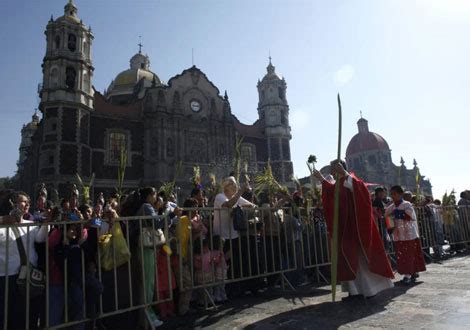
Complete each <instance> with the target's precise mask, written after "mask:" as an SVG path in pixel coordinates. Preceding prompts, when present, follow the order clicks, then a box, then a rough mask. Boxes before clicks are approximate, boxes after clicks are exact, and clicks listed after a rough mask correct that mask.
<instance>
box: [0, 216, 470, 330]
mask: <svg viewBox="0 0 470 330" xmlns="http://www.w3.org/2000/svg"><path fill="white" fill-rule="evenodd" d="M415 210H416V214H417V221H418V227H419V230H420V237H421V243H422V247H423V251H424V252H425V253H427V254H430V249H433V253H434V254H435V255H436V253H439V252H440V251H441V250H440V248H441V247H442V246H444V245H450V246H451V247H452V248H455V249H463V248H466V247H467V245H468V244H469V243H470V208H469V207H444V208H441V207H432V208H430V207H419V208H416V209H415ZM216 213H218V217H217V218H218V221H217V222H216V221H214V214H216ZM184 214H185V215H184V216H181V217H174V218H171V217H169V216H166V217H164V216H158V217H142V216H139V217H122V218H119V219H114V220H112V221H106V220H103V223H102V225H101V227H97V226H95V227H91V226H90V221H73V222H71V221H62V222H54V223H21V224H15V225H0V232H1V242H0V258H3V260H1V261H2V264H3V265H4V267H3V269H2V270H1V271H2V273H3V274H2V275H3V283H2V288H1V290H3V295H2V297H3V310H2V312H3V324H2V325H1V326H2V327H3V329H8V328H12V329H13V328H15V329H17V328H18V329H19V328H26V329H29V328H51V327H54V328H65V327H71V326H73V327H76V328H83V326H84V325H85V324H86V323H89V322H95V321H96V320H98V319H104V320H110V319H112V318H113V317H118V316H120V317H123V315H125V317H127V318H128V319H129V320H131V321H130V322H133V325H134V326H136V323H135V322H141V323H151V322H152V321H153V320H154V318H155V317H156V315H157V314H158V313H157V312H156V311H155V309H156V308H157V309H158V308H162V307H161V306H164V305H165V304H171V303H172V302H173V301H174V300H178V301H179V306H178V307H179V308H181V309H184V308H185V306H182V305H184V304H186V305H188V304H189V300H190V297H191V292H192V291H196V290H197V291H198V292H199V297H200V298H199V299H200V301H203V304H204V306H205V307H206V308H207V307H208V306H213V307H215V306H216V302H217V301H218V300H221V299H220V298H222V300H225V299H226V297H225V293H224V292H225V291H224V290H225V288H227V289H229V288H230V289H231V290H232V289H233V290H235V289H236V288H237V286H238V288H239V290H243V289H259V287H260V283H261V281H262V282H263V283H265V282H264V281H265V279H266V282H267V283H268V286H280V287H282V288H285V287H286V286H287V287H288V288H290V289H292V290H295V283H292V282H301V277H302V276H306V275H307V274H308V275H309V277H310V278H311V279H316V281H317V282H320V281H325V282H328V281H329V275H328V274H329V265H330V256H329V239H328V232H327V227H326V223H325V221H324V218H323V213H322V210H321V209H299V208H294V209H290V208H287V209H270V208H258V209H256V210H247V211H246V212H244V215H243V217H244V218H243V221H242V222H241V223H242V227H243V228H238V230H235V227H234V223H233V217H232V214H230V212H229V211H228V210H226V209H220V210H214V209H212V208H198V209H185V210H184ZM377 225H378V229H379V231H380V233H381V234H382V237H383V239H384V244H385V248H386V250H387V252H388V253H389V255H390V256H391V257H392V258H393V254H394V251H393V244H392V243H391V242H389V241H388V236H390V235H389V233H388V232H387V230H386V229H385V228H384V225H385V224H384V222H383V221H381V220H380V219H378V222H377ZM13 227H16V228H21V233H22V235H23V236H22V239H23V242H24V244H25V249H26V257H27V259H28V260H29V261H32V263H33V264H35V266H37V267H38V268H39V269H40V270H42V271H43V272H44V274H45V278H46V281H45V283H44V285H45V288H44V290H43V292H42V294H40V295H38V296H36V297H34V298H33V297H32V292H33V291H32V287H30V285H26V290H25V293H24V294H19V293H18V288H17V285H16V281H17V278H18V270H19V260H18V253H17V251H18V247H17V244H16V242H15V238H14V235H13ZM105 227H108V228H105ZM204 228H205V229H204ZM158 229H161V230H162V232H163V235H164V237H165V243H164V244H163V243H162V241H161V237H160V238H159V239H156V238H153V240H152V242H153V244H152V245H151V246H149V244H148V242H147V244H145V243H144V236H145V235H148V234H149V233H150V234H151V235H154V234H155V233H159V232H158ZM107 233H110V235H107ZM74 235H75V236H74ZM86 235H87V237H85V236H86ZM66 237H69V239H68V241H67V239H64V238H66ZM152 237H154V236H152ZM33 241H35V242H33ZM33 243H34V244H33ZM36 254H38V256H39V258H37V257H36ZM36 259H38V262H36ZM12 268H14V269H12ZM5 275H10V276H5ZM26 275H27V277H26V281H27V283H29V281H30V276H31V274H30V272H27V274H26ZM15 287H16V288H15ZM175 288H176V289H177V290H176V291H173V290H174V289H175ZM234 288H235V289H234ZM240 288H241V289H240ZM9 290H13V293H12V292H9ZM173 292H175V295H178V297H174V293H173ZM12 294H13V295H12ZM80 302H81V303H80ZM186 307H187V306H186ZM51 317H52V319H51Z"/></svg>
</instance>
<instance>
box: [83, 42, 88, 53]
mask: <svg viewBox="0 0 470 330" xmlns="http://www.w3.org/2000/svg"><path fill="white" fill-rule="evenodd" d="M83 54H85V56H90V47H89V46H88V43H87V42H86V41H84V42H83Z"/></svg>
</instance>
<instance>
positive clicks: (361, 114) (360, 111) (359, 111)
mask: <svg viewBox="0 0 470 330" xmlns="http://www.w3.org/2000/svg"><path fill="white" fill-rule="evenodd" d="M359 113H360V114H361V119H362V111H359Z"/></svg>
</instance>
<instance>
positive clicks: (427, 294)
mask: <svg viewBox="0 0 470 330" xmlns="http://www.w3.org/2000/svg"><path fill="white" fill-rule="evenodd" d="M398 279H399V278H398V277H397V280H398ZM341 297H344V294H343V293H340V294H339V298H338V300H340V299H341ZM177 321H178V322H177V323H174V322H169V323H168V324H167V325H166V326H165V328H168V329H190V328H201V329H202V328H204V329H337V328H340V329H346V328H353V329H357V328H360V329H470V254H466V255H461V256H456V257H453V258H451V259H449V260H446V261H444V262H442V264H437V263H433V264H430V265H428V271H427V272H424V273H422V274H421V277H420V278H419V281H418V282H417V283H416V284H415V285H413V286H410V287H405V286H402V285H400V284H399V283H396V286H395V288H393V289H390V290H388V291H386V292H383V293H382V294H379V295H378V296H376V297H374V298H372V299H368V300H365V299H364V300H360V301H355V302H341V301H340V302H336V303H332V302H331V293H330V287H329V286H325V287H309V286H307V287H301V288H298V290H297V292H296V293H286V292H282V291H277V292H269V293H268V292H265V293H263V294H262V295H261V296H259V297H248V296H247V297H244V298H240V299H237V300H234V301H232V302H230V303H229V304H227V305H224V306H220V307H219V309H218V311H213V312H208V313H207V314H206V315H204V316H202V317H199V318H197V319H190V318H187V319H184V320H177Z"/></svg>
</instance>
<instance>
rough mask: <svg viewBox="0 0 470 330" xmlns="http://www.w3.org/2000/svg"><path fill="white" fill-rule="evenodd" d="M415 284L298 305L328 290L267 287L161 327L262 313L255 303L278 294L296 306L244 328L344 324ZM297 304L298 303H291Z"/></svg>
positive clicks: (182, 326)
mask: <svg viewBox="0 0 470 330" xmlns="http://www.w3.org/2000/svg"><path fill="white" fill-rule="evenodd" d="M417 285H420V282H417V283H415V284H414V285H412V286H402V285H400V284H399V282H397V283H395V287H394V288H392V289H390V290H387V291H384V292H382V293H381V294H379V295H377V296H376V297H373V298H371V299H360V300H355V301H349V302H342V301H341V300H340V301H339V302H335V303H333V302H324V303H319V304H317V305H310V306H305V307H298V306H299V305H305V304H304V303H303V300H302V298H304V297H314V296H324V295H327V294H329V293H330V292H331V291H330V290H325V289H324V288H316V287H311V286H307V287H303V288H300V289H298V290H297V291H296V292H286V291H280V290H273V291H266V292H264V293H262V294H260V295H259V296H257V297H252V296H246V297H243V298H238V299H234V300H232V301H229V302H228V303H226V304H224V305H222V306H219V307H218V310H217V311H206V312H204V311H200V312H199V313H197V315H195V316H193V317H190V316H188V317H186V316H185V317H184V318H178V317H176V319H174V320H171V321H168V322H166V323H165V325H164V326H163V327H162V328H160V329H194V328H205V327H211V326H212V325H214V324H216V323H218V322H220V321H221V320H223V319H225V318H227V319H234V318H236V317H237V314H244V315H246V314H251V313H253V314H256V313H258V314H259V313H263V312H264V311H265V310H263V309H262V308H259V307H257V305H260V304H263V303H269V302H271V301H273V300H277V299H279V298H284V299H285V300H286V304H291V305H292V307H293V308H296V309H295V310H292V311H289V312H285V313H280V314H276V315H275V316H272V317H268V318H265V319H263V320H260V321H258V322H255V323H253V324H251V325H249V326H247V327H246V328H245V329H336V328H338V327H339V326H341V325H343V324H347V323H350V322H353V321H355V320H359V319H362V318H364V317H367V316H370V315H372V314H376V313H380V312H383V311H385V307H386V306H387V304H388V303H389V302H390V301H392V300H393V299H394V298H395V297H398V296H401V295H403V294H405V293H406V292H407V291H408V290H409V289H410V288H412V287H414V286H417ZM338 299H340V298H338ZM277 303H279V302H277ZM296 305H297V307H294V306H296Z"/></svg>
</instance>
